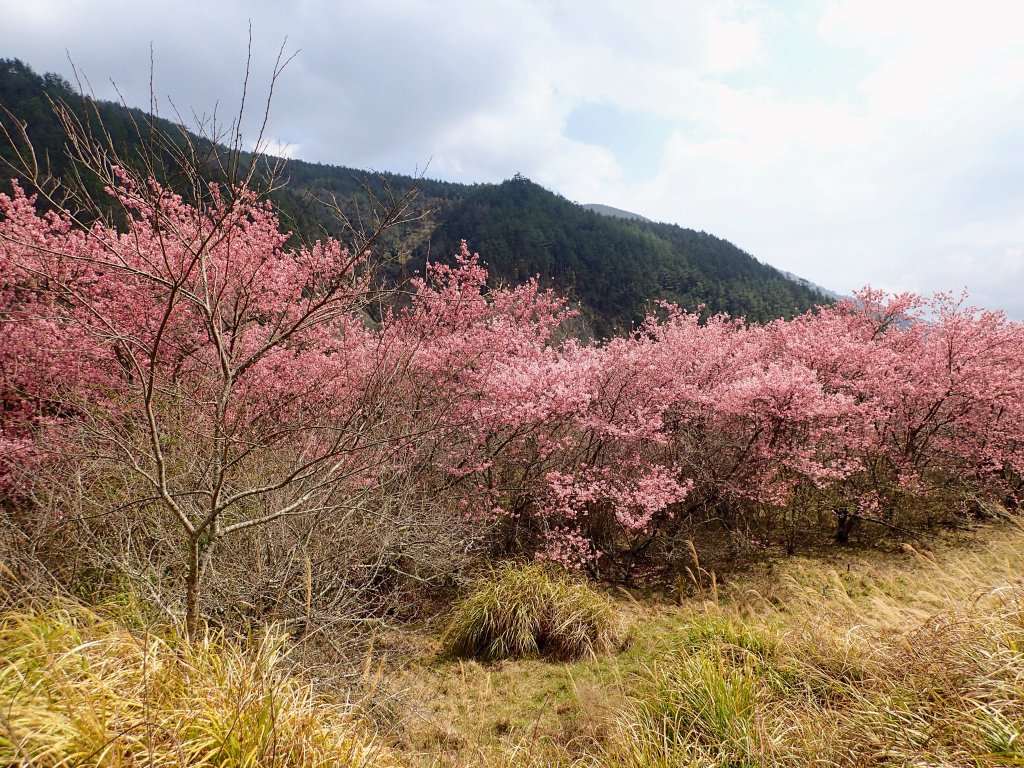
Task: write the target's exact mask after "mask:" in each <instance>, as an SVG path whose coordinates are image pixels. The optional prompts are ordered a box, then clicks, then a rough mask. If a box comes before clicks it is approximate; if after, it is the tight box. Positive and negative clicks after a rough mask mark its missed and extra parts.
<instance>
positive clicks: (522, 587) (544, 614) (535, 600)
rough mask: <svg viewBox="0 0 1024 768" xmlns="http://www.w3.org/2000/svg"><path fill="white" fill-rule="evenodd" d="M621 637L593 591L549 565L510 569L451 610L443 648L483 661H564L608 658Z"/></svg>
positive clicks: (613, 615) (616, 621)
mask: <svg viewBox="0 0 1024 768" xmlns="http://www.w3.org/2000/svg"><path fill="white" fill-rule="evenodd" d="M621 635H622V630H621V621H620V618H619V616H618V614H617V612H616V611H615V609H614V608H613V607H612V605H611V603H610V602H609V601H608V600H607V599H605V598H604V597H603V596H602V595H601V594H600V593H598V592H597V591H596V590H594V589H593V588H591V587H589V586H587V585H586V584H584V583H582V582H578V581H575V580H573V579H572V578H570V577H569V576H568V575H567V574H565V573H564V572H562V571H559V570H556V569H555V568H554V567H552V566H549V565H545V564H541V563H510V564H507V565H505V566H503V567H501V568H500V569H498V570H497V571H496V572H495V573H493V574H492V575H491V577H490V578H487V579H484V580H482V581H481V582H480V583H479V584H478V585H477V587H476V588H475V589H474V590H473V591H472V592H471V593H470V594H469V595H468V596H467V597H466V598H464V599H463V600H462V601H461V602H460V603H459V604H458V605H457V606H456V607H455V610H454V611H453V612H452V616H451V618H450V620H449V623H448V628H447V630H446V632H445V635H444V645H445V647H446V648H447V649H448V650H449V651H450V652H452V653H453V654H455V655H460V656H468V657H473V658H478V659H483V660H496V659H507V658H522V657H525V656H532V655H536V654H540V655H543V656H546V657H549V658H553V659H559V660H563V661H566V660H571V659H579V658H583V657H586V656H592V655H594V654H596V653H604V652H608V651H610V650H612V649H613V648H614V647H615V645H616V644H617V643H618V642H619V640H620V638H621Z"/></svg>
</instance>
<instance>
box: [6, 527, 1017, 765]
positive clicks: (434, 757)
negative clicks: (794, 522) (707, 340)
mask: <svg viewBox="0 0 1024 768" xmlns="http://www.w3.org/2000/svg"><path fill="white" fill-rule="evenodd" d="M560 585H561V586H560ZM545 590H547V591H545ZM576 590H582V588H581V587H580V585H579V584H578V583H576V582H571V581H565V580H563V579H562V578H561V577H557V576H555V575H553V574H552V573H551V572H548V571H543V570H540V571H538V572H536V573H531V574H526V575H524V574H523V573H521V572H513V571H512V570H511V569H509V570H507V571H503V572H500V573H499V574H497V578H495V579H494V580H493V582H489V583H488V584H486V585H484V586H483V588H482V589H481V590H480V592H478V593H476V594H475V595H473V596H471V597H470V598H469V599H468V600H467V602H466V603H464V604H463V605H461V606H460V607H459V608H458V609H457V610H456V611H455V613H454V616H455V617H456V618H455V619H453V624H452V627H457V626H459V624H458V622H459V621H460V620H461V621H463V622H464V623H466V624H467V625H470V626H473V627H476V628H477V629H475V630H474V632H470V633H468V635H461V636H460V635H459V634H458V633H455V634H453V632H455V630H454V629H450V630H449V633H448V634H447V635H446V638H447V640H448V641H450V642H451V643H452V644H453V645H454V646H455V647H461V648H462V649H463V650H464V651H469V650H472V651H473V652H476V653H481V655H484V656H500V655H508V653H509V652H514V653H519V652H522V653H525V654H526V656H525V657H524V658H518V659H505V660H500V661H495V662H487V663H480V662H478V661H476V660H472V659H469V660H467V659H465V658H456V657H453V656H452V655H451V654H450V653H445V652H439V648H440V646H441V644H442V641H441V638H439V637H437V636H436V635H431V634H429V633H426V634H420V635H417V636H416V638H417V639H416V642H418V643H420V646H419V647H420V648H421V652H420V653H419V655H418V656H416V657H414V658H412V659H411V664H408V667H409V668H408V669H405V670H401V669H398V668H397V667H395V666H394V665H392V666H390V667H387V668H386V672H385V675H386V676H387V677H388V682H389V688H392V689H395V688H401V689H404V691H405V696H404V701H405V702H406V703H407V707H406V710H405V715H404V717H403V718H402V721H401V723H400V727H399V728H398V729H397V730H396V731H395V733H394V734H392V738H393V741H394V744H393V745H392V754H400V756H401V759H402V764H403V765H406V766H430V767H431V768H442V767H450V768H467V767H468V766H490V767H491V768H513V767H518V768H525V767H526V766H536V767H539V766H565V767H566V768H599V767H601V766H606V767H608V768H610V767H611V766H623V767H630V766H632V767H633V768H644V767H647V766H655V767H658V768H668V766H684V767H685V766H708V767H710V766H718V767H719V768H747V767H748V766H749V767H753V766H758V767H759V768H771V767H775V766H779V767H781V766H807V765H817V766H849V767H850V768H859V767H860V766H865V767H866V766H922V767H923V766H979V765H985V766H998V765H1022V764H1024V530H1021V529H1018V528H1014V527H1009V526H1007V527H1002V528H990V529H987V530H986V531H982V532H980V534H979V535H978V538H977V540H975V541H974V542H973V543H972V542H967V543H963V542H961V545H960V546H956V547H953V546H949V547H941V548H938V549H936V550H935V551H934V552H932V553H930V554H922V553H918V552H915V551H913V550H907V551H905V552H903V553H887V554H886V553H877V552H862V553H859V554H858V553H843V554H836V555H835V556H834V559H833V560H832V561H831V562H827V563H826V562H823V561H820V560H819V561H814V560H809V559H797V558H789V559H786V560H781V561H777V562H776V563H775V564H773V565H772V566H770V567H768V566H766V567H765V568H764V569H762V570H761V571H759V572H757V573H751V574H748V575H746V576H744V577H743V579H742V580H739V581H737V582H735V583H733V584H730V585H725V586H723V587H722V589H721V590H712V591H708V592H707V593H705V595H704V599H703V600H700V599H697V600H694V601H691V602H690V603H688V604H687V605H684V606H681V607H680V606H674V605H669V604H667V603H656V602H653V601H648V600H645V601H643V602H636V601H627V600H625V599H623V600H616V601H611V600H609V599H607V598H601V597H596V598H595V597H594V595H593V593H589V592H587V591H576ZM481 595H482V597H481ZM540 595H548V597H547V598H545V599H547V600H549V601H552V600H556V599H557V600H561V601H564V602H562V603H559V605H560V609H561V610H562V613H560V614H558V615H561V616H564V617H569V618H564V619H562V620H561V621H562V623H569V624H572V625H573V626H575V627H577V628H576V629H573V630H572V631H569V632H568V633H567V635H566V636H567V637H570V638H575V637H582V636H590V635H589V632H590V631H591V629H589V628H591V627H593V626H599V627H604V626H607V627H611V626H612V625H613V623H612V621H611V618H610V617H616V616H622V615H628V616H629V618H630V619H631V621H632V628H631V634H630V639H629V642H628V644H627V645H625V646H624V647H620V648H619V649H618V651H617V652H616V653H615V654H614V655H612V654H609V653H596V652H594V651H596V650H597V649H599V648H602V647H603V648H607V647H609V646H610V645H611V643H612V641H611V639H610V635H608V639H606V640H605V641H602V642H605V643H607V645H600V644H598V645H594V646H589V647H590V648H591V649H592V650H585V651H584V653H583V655H582V657H581V658H578V659H576V660H573V661H565V662H561V663H559V662H555V661H552V660H551V658H550V657H545V656H542V655H541V653H542V652H543V651H545V650H548V649H549V648H551V649H557V651H556V654H555V655H556V657H558V656H563V654H564V656H570V655H573V654H570V653H567V652H566V648H567V647H570V646H567V645H566V643H567V642H568V641H565V640H558V641H554V643H553V644H551V645H549V643H551V642H552V641H551V640H550V639H549V638H550V637H551V633H552V631H553V629H552V628H553V627H557V626H559V622H558V621H556V620H555V619H553V618H551V616H550V615H548V616H547V617H546V618H538V615H540V616H542V617H543V616H544V611H545V610H551V609H550V608H538V606H543V605H545V603H544V600H543V599H541V597H540ZM551 595H555V597H551ZM581 595H582V597H581ZM548 605H550V603H548ZM517 606H518V607H517ZM595 606H600V610H598V611H596V612H595V611H594V610H593V609H594V607H595ZM570 609H572V610H570ZM581 612H582V614H583V618H581V617H580V614H581ZM588 612H591V613H595V615H597V616H600V617H604V618H603V619H602V622H604V621H605V620H607V622H608V623H607V624H605V623H600V622H596V621H595V620H593V619H587V618H586V614H587V613H588ZM459 617H461V619H460V618H459ZM588 622H589V623H588ZM123 625H124V622H115V621H113V620H111V619H109V618H104V617H102V616H100V615H98V614H97V613H94V612H92V611H88V610H85V609H84V608H81V607H79V606H76V605H71V604H60V605H54V606H50V607H47V608H46V609H44V610H36V611H21V612H9V613H7V614H5V615H3V617H2V619H0V764H4V765H6V764H11V765H24V766H28V765H42V766H58V765H60V766H78V765H90V766H92V765H96V766H99V765H103V766H144V765H145V766H148V765H153V766H201V765H210V766H215V765H216V766H261V767H262V766H277V765H280V766H293V765H294V766H313V765H323V766H327V765H331V766H334V765H338V766H367V767H369V766H380V765H394V764H395V762H394V760H393V759H392V758H391V757H389V753H388V752H386V751H385V750H384V749H382V748H381V747H379V746H378V743H379V742H378V741H377V740H375V739H373V738H372V737H370V736H369V735H368V733H367V730H366V727H365V725H364V723H363V721H361V720H360V719H359V718H358V717H357V716H356V715H355V714H354V713H353V711H352V710H351V709H350V708H348V707H345V706H339V705H335V704H330V703H329V702H326V701H324V700H323V699H322V698H318V697H317V696H316V695H315V694H314V693H313V692H312V690H311V689H310V687H309V685H308V684H306V683H303V682H302V681H301V679H300V678H298V677H295V676H289V675H286V674H285V673H284V672H283V671H281V669H280V666H279V664H278V660H279V657H280V653H281V645H280V643H279V642H278V641H276V640H274V639H272V638H267V639H265V640H263V641H260V642H258V643H255V644H253V645H251V646H249V647H242V646H241V645H236V644H233V643H230V642H227V641H226V640H225V639H224V638H222V637H219V636H217V635H213V634H211V635H209V636H208V637H206V638H205V639H204V640H203V641H202V642H199V643H195V644H188V643H185V642H184V641H181V640H179V639H178V638H177V637H176V635H175V634H174V633H173V632H167V633H164V634H162V635H160V636H156V635H153V634H146V633H143V632H140V631H134V632H128V631H126V630H125V629H124V628H123ZM480 627H484V628H485V629H484V630H481V629H479V628H480ZM609 631H610V630H609ZM595 636H597V637H600V636H601V635H600V634H598V635H595ZM459 637H463V639H462V640H457V638H459ZM466 637H468V638H469V639H468V640H467V639H465V638H466ZM460 642H461V643H463V645H461V646H460V645H459V643H460ZM581 647H586V646H581ZM405 660H406V661H410V660H409V659H408V658H406V659H405Z"/></svg>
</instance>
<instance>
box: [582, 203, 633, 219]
mask: <svg viewBox="0 0 1024 768" xmlns="http://www.w3.org/2000/svg"><path fill="white" fill-rule="evenodd" d="M583 207H584V208H586V209H587V210H588V211H593V212H594V213H600V214H602V215H604V216H611V217H612V218H613V219H633V220H636V221H650V219H648V218H647V217H646V216H641V215H640V214H639V213H633V212H632V211H624V210H622V209H621V208H613V207H612V206H610V205H601V204H600V203H584V204H583Z"/></svg>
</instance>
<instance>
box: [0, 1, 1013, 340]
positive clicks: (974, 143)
mask: <svg viewBox="0 0 1024 768" xmlns="http://www.w3.org/2000/svg"><path fill="white" fill-rule="evenodd" d="M250 21H251V23H252V30H253V76H252V78H251V85H252V91H253V95H254V98H257V100H258V99H261V98H263V97H264V96H265V95H266V87H267V85H268V80H269V75H270V70H271V67H272V64H273V60H274V57H275V54H276V51H277V49H278V48H279V47H280V46H281V44H282V43H283V42H284V38H285V36H287V43H286V44H285V49H286V51H287V52H288V53H289V54H290V53H294V52H297V55H296V56H295V58H294V60H293V61H292V62H291V63H290V64H289V65H288V67H287V68H286V70H285V72H284V74H283V75H282V76H281V78H280V80H279V81H278V83H277V86H276V91H275V93H274V99H273V105H272V113H271V121H270V126H269V127H270V130H269V135H270V137H271V138H272V139H273V140H274V141H275V142H278V143H279V144H280V145H284V146H287V147H288V151H289V152H290V153H291V155H292V156H294V157H299V158H302V159H304V160H310V161H319V162H324V163H334V164H344V165H349V166H355V167H359V168H374V169H377V170H389V171H396V172H401V173H415V172H416V171H417V170H420V171H422V170H423V168H424V166H425V165H427V163H428V162H429V168H428V170H427V175H428V176H430V177H432V178H442V179H447V180H452V181H462V182H496V181H501V180H503V179H506V178H510V177H511V176H512V175H514V174H515V173H522V174H524V175H526V176H528V177H530V178H531V179H533V180H534V181H536V182H538V183H540V184H542V185H544V186H545V187H547V188H549V189H551V190H553V191H555V192H558V193H559V194H562V195H564V196H565V197H567V198H569V199H570V200H576V201H578V202H581V203H582V202H599V203H605V204H608V205H613V206H617V207H619V208H625V209H628V210H631V211H635V212H637V213H641V214H643V215H645V216H647V217H649V218H652V219H656V220H660V221H668V222H675V223H678V224H681V225H683V226H686V227H692V228H694V229H702V230H705V231H708V232H711V233H713V234H716V235H719V236H721V237H724V238H727V239H728V240H731V241H733V242H734V243H736V244H737V245H739V246H740V247H742V248H744V249H745V250H747V251H749V252H750V253H752V254H753V255H754V256H756V257H757V258H758V259H760V260H762V261H766V262H768V263H770V264H772V265H774V266H777V267H780V268H782V269H786V270H789V271H791V272H795V273H796V274H798V275H801V276H803V277H806V278H808V279H810V280H813V281H815V282H817V283H820V284H822V285H824V286H827V287H829V288H831V289H834V290H837V291H841V292H847V291H850V290H852V289H854V288H856V287H859V286H862V285H865V284H871V285H874V286H876V287H881V288H885V289H888V290H915V291H919V292H931V291H936V290H953V291H956V292H959V291H961V290H962V289H964V288H965V287H966V288H967V289H968V290H969V291H970V296H971V300H972V302H973V303H976V304H980V305H983V306H988V307H992V308H1001V309H1005V310H1006V311H1007V312H1008V314H1009V315H1010V316H1011V317H1013V318H1014V319H1018V320H1024V3H1022V2H1020V0H1012V1H1010V2H986V1H985V0H972V1H971V2H966V1H965V0H961V1H960V2H950V1H948V0H930V1H929V2H913V1H911V0H878V1H876V0H834V1H832V0H792V2H782V1H776V2H767V1H766V2H701V1H694V2H681V1H679V0H674V1H673V0H666V1H665V2H660V1H658V0H650V1H644V0H622V1H621V2H620V1H616V0H583V1H580V2H575V1H572V0H566V1H565V2H562V1H560V0H487V1H486V2H449V1H448V0H430V1H429V2H428V1H426V0H395V1H393V2H391V1H384V0H382V1H380V2H367V0H360V1H359V2H354V1H350V0H334V1H333V2H330V1H328V0H306V1H304V2H286V1H284V0H267V1H266V2H242V1H241V0H236V1H231V0H205V1H204V2H194V0H177V1H176V2H145V1H143V0H136V1H135V2H112V1H111V0H64V1H63V2H55V1H51V0H0V57H8V58H10V57H17V58H21V59H23V60H24V61H26V62H27V63H29V64H30V65H31V66H32V67H33V68H34V69H36V71H38V72H58V73H60V74H62V75H64V76H65V77H67V78H68V79H72V71H71V67H70V64H69V62H68V59H69V57H70V59H71V60H72V61H73V62H74V63H75V65H76V66H77V67H78V69H79V70H80V71H81V72H82V73H84V74H85V75H86V76H87V77H88V79H89V82H90V83H91V85H92V88H93V90H94V91H95V93H96V95H97V96H99V97H101V98H114V97H116V92H115V90H114V87H113V85H112V84H111V83H112V82H113V83H114V84H116V86H117V88H118V89H119V90H120V92H121V94H122V95H123V96H124V99H125V100H126V101H127V102H128V103H129V104H131V105H137V106H143V107H145V106H146V105H147V104H148V103H149V93H150V45H151V44H152V48H153V52H154V60H155V92H156V95H157V96H158V97H159V105H160V111H161V113H162V114H164V115H165V116H170V114H171V108H170V106H169V99H170V100H173V103H174V104H175V105H177V107H178V109H179V111H181V112H182V113H183V114H191V112H192V111H193V110H194V111H195V112H196V113H199V114H207V115H209V114H211V113H212V112H213V110H214V105H215V104H219V105H220V106H219V108H218V111H219V113H220V114H229V113H231V112H232V111H233V110H234V109H235V108H236V107H237V103H238V95H239V93H240V90H241V83H242V80H243V76H244V70H245V59H246V48H247V44H248V25H249V22H250ZM257 106H258V105H257ZM256 111H258V110H256V109H254V110H253V112H256ZM483 255H484V257H485V258H486V254H483Z"/></svg>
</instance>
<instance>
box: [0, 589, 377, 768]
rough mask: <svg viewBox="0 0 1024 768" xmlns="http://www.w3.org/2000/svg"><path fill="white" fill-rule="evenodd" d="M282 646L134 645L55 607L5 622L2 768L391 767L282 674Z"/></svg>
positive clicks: (0, 658) (72, 610)
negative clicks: (117, 767)
mask: <svg viewBox="0 0 1024 768" xmlns="http://www.w3.org/2000/svg"><path fill="white" fill-rule="evenodd" d="M281 651H282V642H281V640H280V639H278V638H275V637H273V636H269V635H268V636H266V637H265V638H263V639H262V640H260V641H258V642H254V643H251V644H247V645H245V646H243V645H241V644H236V643H233V642H229V641H228V640H227V639H226V638H225V637H223V636H222V635H220V634H217V633H213V632H209V633H207V634H206V635H205V636H203V637H202V638H201V639H199V640H198V641H195V642H188V641H186V640H184V639H180V638H178V637H177V636H176V635H175V633H174V632H166V633H163V634H155V633H132V632H129V631H127V630H126V629H125V628H124V627H123V625H122V624H121V623H119V622H118V621H115V620H113V619H111V618H107V617H104V616H102V615H100V614H99V613H97V612H95V611H93V610H90V609H87V608H85V607H83V606H81V605H77V604H73V603H69V602H60V603H51V604H50V605H48V606H46V607H41V608H38V609H34V610H33V609H28V610H21V611H8V612H6V613H5V614H3V615H2V617H0V765H10V766H45V767H47V768H49V767H53V768H56V767H57V766H68V767H70V766H154V767H157V766H178V767H182V768H184V767H185V766H189V767H192V766H223V767H224V768H229V767H230V768H250V767H251V768H256V767H257V766H259V767H260V768H272V767H276V766H281V767H282V768H283V767H284V766H289V767H291V766H295V767H297V768H313V767H314V766H323V767H324V768H327V766H341V767H342V768H373V767H375V766H385V765H393V764H394V763H393V762H392V761H390V760H389V759H388V757H387V755H386V754H385V752H384V751H382V749H381V748H380V747H379V746H378V745H377V744H376V743H375V740H374V738H373V737H372V736H371V735H370V734H369V733H368V731H367V730H366V729H365V728H364V726H363V725H362V723H361V722H360V721H359V720H358V719H357V718H356V717H355V716H354V714H353V713H352V711H351V710H350V709H349V708H348V707H345V706H340V705H336V704H332V703H330V702H328V701H325V700H324V699H322V698H321V697H318V696H317V695H315V694H314V692H313V690H312V689H311V687H310V685H309V684H308V683H305V682H303V681H302V680H301V679H300V678H299V677H296V676H293V675H289V674H286V673H285V671H283V670H282V669H281V665H280V658H281Z"/></svg>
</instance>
